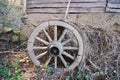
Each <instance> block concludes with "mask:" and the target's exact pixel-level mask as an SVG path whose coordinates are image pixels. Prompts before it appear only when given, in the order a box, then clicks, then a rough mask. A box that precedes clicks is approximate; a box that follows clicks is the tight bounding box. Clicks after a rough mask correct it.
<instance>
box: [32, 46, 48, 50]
mask: <svg viewBox="0 0 120 80" xmlns="http://www.w3.org/2000/svg"><path fill="white" fill-rule="evenodd" d="M33 49H40V50H43V49H47V47H39V46H33Z"/></svg>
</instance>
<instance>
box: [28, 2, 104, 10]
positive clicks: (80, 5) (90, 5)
mask: <svg viewBox="0 0 120 80" xmlns="http://www.w3.org/2000/svg"><path fill="white" fill-rule="evenodd" d="M105 6H106V4H105V3H71V5H70V7H76V8H77V7H105ZM48 7H49V8H50V7H51V8H54V7H56V8H57V7H58V8H59V7H61V8H65V7H67V4H61V3H55V4H50V3H49V4H39V3H35V4H27V8H28V9H29V8H48Z"/></svg>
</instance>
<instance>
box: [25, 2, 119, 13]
mask: <svg viewBox="0 0 120 80" xmlns="http://www.w3.org/2000/svg"><path fill="white" fill-rule="evenodd" d="M67 2H68V0H27V3H26V7H27V13H44V14H45V13H53V14H54V13H65V11H66V7H67ZM89 12H93V13H98V12H120V0H107V1H106V0H71V4H70V9H69V13H72V14H80V13H89Z"/></svg>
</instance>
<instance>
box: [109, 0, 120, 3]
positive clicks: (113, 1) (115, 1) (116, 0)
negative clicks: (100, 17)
mask: <svg viewBox="0 0 120 80" xmlns="http://www.w3.org/2000/svg"><path fill="white" fill-rule="evenodd" d="M108 2H109V3H110V2H111V3H120V0H108Z"/></svg>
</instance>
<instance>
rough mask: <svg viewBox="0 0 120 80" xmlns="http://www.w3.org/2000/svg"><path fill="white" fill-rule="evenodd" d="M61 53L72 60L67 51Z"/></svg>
mask: <svg viewBox="0 0 120 80" xmlns="http://www.w3.org/2000/svg"><path fill="white" fill-rule="evenodd" d="M63 55H65V56H67V57H69V58H70V59H72V60H74V57H73V56H72V55H70V54H69V53H67V52H65V51H64V52H63Z"/></svg>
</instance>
